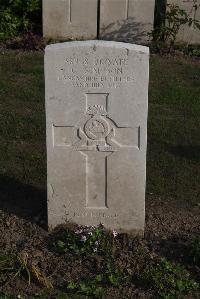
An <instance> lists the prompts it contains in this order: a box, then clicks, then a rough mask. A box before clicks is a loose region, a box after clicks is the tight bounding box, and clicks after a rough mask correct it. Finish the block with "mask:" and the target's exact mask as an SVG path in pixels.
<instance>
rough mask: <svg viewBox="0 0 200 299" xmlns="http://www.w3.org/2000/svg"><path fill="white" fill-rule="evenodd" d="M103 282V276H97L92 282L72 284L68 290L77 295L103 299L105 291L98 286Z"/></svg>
mask: <svg viewBox="0 0 200 299" xmlns="http://www.w3.org/2000/svg"><path fill="white" fill-rule="evenodd" d="M102 280H103V276H102V275H96V277H95V278H94V279H93V280H90V281H84V282H80V283H75V282H70V283H69V284H68V286H67V289H68V290H69V291H70V292H73V293H74V292H75V293H76V294H81V295H86V296H95V297H97V298H98V297H102V295H103V294H104V293H105V289H104V288H103V287H101V286H98V284H99V283H101V282H102Z"/></svg>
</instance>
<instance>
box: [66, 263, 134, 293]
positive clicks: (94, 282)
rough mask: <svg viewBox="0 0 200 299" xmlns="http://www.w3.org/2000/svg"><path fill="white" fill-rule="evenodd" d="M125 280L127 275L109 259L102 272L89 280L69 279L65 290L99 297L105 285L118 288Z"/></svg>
mask: <svg viewBox="0 0 200 299" xmlns="http://www.w3.org/2000/svg"><path fill="white" fill-rule="evenodd" d="M127 282H128V276H126V275H124V273H123V271H122V270H121V269H119V268H118V267H116V265H115V264H114V262H113V261H111V260H110V262H109V263H108V264H107V265H106V269H105V271H104V273H102V274H98V275H96V276H95V278H93V279H91V280H85V281H81V282H73V281H71V282H70V283H69V284H68V286H67V290H68V291H71V292H73V293H74V292H75V293H77V294H82V295H86V296H93V297H101V296H102V295H103V294H105V292H106V286H107V285H112V286H114V287H117V288H119V287H121V286H123V285H124V284H126V283H127Z"/></svg>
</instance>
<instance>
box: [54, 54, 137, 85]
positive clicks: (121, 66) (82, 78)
mask: <svg viewBox="0 0 200 299" xmlns="http://www.w3.org/2000/svg"><path fill="white" fill-rule="evenodd" d="M127 70H128V58H127V56H124V57H114V58H113V57H100V58H95V57H93V56H91V57H88V56H87V57H81V58H79V57H74V56H73V57H67V58H66V59H65V63H64V66H63V67H62V68H60V69H59V70H58V76H57V80H58V81H62V82H63V83H65V84H66V83H70V84H71V86H72V87H77V88H120V87H121V86H122V84H129V83H131V82H133V81H134V75H133V73H131V74H129V73H128V71H127Z"/></svg>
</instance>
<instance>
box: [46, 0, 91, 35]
mask: <svg viewBox="0 0 200 299" xmlns="http://www.w3.org/2000/svg"><path fill="white" fill-rule="evenodd" d="M43 36H44V37H45V38H55V39H93V38H96V37H97V0H43Z"/></svg>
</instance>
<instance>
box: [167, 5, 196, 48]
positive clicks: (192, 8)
mask: <svg viewBox="0 0 200 299" xmlns="http://www.w3.org/2000/svg"><path fill="white" fill-rule="evenodd" d="M167 3H168V4H175V5H178V6H179V7H180V8H181V9H184V10H185V11H186V12H187V14H188V15H189V17H190V18H192V19H193V20H198V21H200V0H196V1H194V0H168V1H167ZM176 40H177V41H179V42H186V43H189V44H199V43H200V30H199V29H198V28H196V26H195V25H194V24H193V25H192V26H190V27H189V26H188V25H183V26H182V27H181V28H180V31H179V33H178V36H177V39H176Z"/></svg>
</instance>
